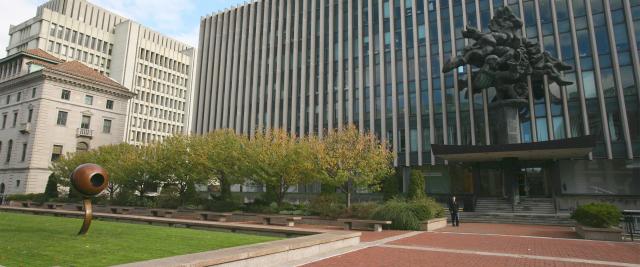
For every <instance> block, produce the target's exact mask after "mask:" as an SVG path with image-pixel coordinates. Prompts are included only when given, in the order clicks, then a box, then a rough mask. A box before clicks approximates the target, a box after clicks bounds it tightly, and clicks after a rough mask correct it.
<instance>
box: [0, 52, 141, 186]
mask: <svg viewBox="0 0 640 267" xmlns="http://www.w3.org/2000/svg"><path fill="white" fill-rule="evenodd" d="M134 96H135V94H134V93H132V92H130V91H129V90H128V89H127V88H125V87H123V86H122V85H120V84H119V83H117V82H116V81H114V80H112V79H110V78H108V77H106V76H104V75H102V74H100V73H98V72H97V71H95V70H93V69H91V68H89V67H87V66H86V65H84V64H83V63H80V62H78V61H67V62H65V61H63V60H60V59H58V58H56V57H54V56H52V55H50V54H48V53H46V52H44V51H42V50H40V49H27V50H25V51H21V52H17V53H14V54H12V55H10V56H7V57H5V58H3V59H0V99H2V101H0V195H8V194H24V193H41V192H44V188H45V185H46V183H47V179H48V177H49V175H50V173H51V172H50V171H49V169H48V168H49V165H50V163H51V161H53V160H55V159H57V158H58V157H60V156H61V155H63V154H66V153H69V152H76V151H84V150H88V149H92V148H95V147H98V146H102V145H107V144H117V143H121V142H122V137H123V135H124V131H125V116H126V111H127V103H128V101H129V100H130V99H131V98H132V97H134Z"/></svg>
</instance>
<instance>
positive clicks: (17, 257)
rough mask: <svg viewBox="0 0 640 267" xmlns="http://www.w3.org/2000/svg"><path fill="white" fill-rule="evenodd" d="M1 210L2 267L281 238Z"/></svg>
mask: <svg viewBox="0 0 640 267" xmlns="http://www.w3.org/2000/svg"><path fill="white" fill-rule="evenodd" d="M81 225H82V220H80V219H73V218H61V217H51V216H38V215H26V214H16V213H6V212H0V265H4V266H7V267H11V266H109V265H113V264H121V263H128V262H135V261H141V260H149V259H157V258H163V257H169V256H175V255H182V254H188V253H196V252H202V251H208V250H214V249H221V248H228V247H235V246H242V245H248V244H254V243H260V242H267V241H272V240H277V239H279V238H276V237H266V236H257V235H247V234H235V233H223V232H214V231H205V230H192V229H184V228H172V227H162V226H151V225H142V224H132V223H117V222H107V221H98V220H94V221H93V222H92V224H91V229H90V230H89V233H88V234H87V235H86V236H78V235H76V234H77V232H78V230H79V229H80V226H81Z"/></svg>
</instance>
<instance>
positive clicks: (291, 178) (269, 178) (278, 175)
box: [248, 129, 321, 204]
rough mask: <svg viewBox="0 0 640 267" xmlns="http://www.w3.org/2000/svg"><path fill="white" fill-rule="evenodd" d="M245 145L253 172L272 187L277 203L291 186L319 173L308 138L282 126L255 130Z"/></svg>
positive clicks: (308, 179)
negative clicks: (290, 132)
mask: <svg viewBox="0 0 640 267" xmlns="http://www.w3.org/2000/svg"><path fill="white" fill-rule="evenodd" d="M248 147H249V149H248V157H249V158H250V166H251V167H250V169H251V171H252V173H251V174H252V176H253V177H254V179H256V180H257V181H258V182H261V183H264V184H265V185H267V188H268V189H270V190H273V193H275V201H276V203H278V204H281V203H282V201H283V200H284V196H285V194H286V193H287V191H288V190H289V189H290V188H291V186H294V185H297V184H300V183H303V182H307V181H312V180H314V179H315V178H316V177H318V176H319V174H320V171H321V170H320V168H319V167H320V166H319V164H318V161H317V160H316V158H315V157H314V156H313V151H312V146H311V145H310V143H309V140H308V139H306V138H296V137H295V136H292V135H290V134H289V133H287V132H286V131H285V130H282V129H273V130H268V131H266V132H264V133H256V134H255V135H254V137H253V139H251V140H250V141H249V146H248Z"/></svg>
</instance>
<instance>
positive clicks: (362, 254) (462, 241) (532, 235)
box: [291, 223, 640, 267]
mask: <svg viewBox="0 0 640 267" xmlns="http://www.w3.org/2000/svg"><path fill="white" fill-rule="evenodd" d="M323 256H324V257H316V258H315V259H309V260H307V261H305V262H301V261H299V262H295V263H292V264H291V265H292V266H295V265H304V266H349V267H357V266H363V267H364V266H367V267H368V266H446V267H449V266H633V267H640V244H638V243H622V242H603V241H588V240H581V239H575V234H573V230H572V229H570V228H568V227H556V226H537V225H535V226H533V225H508V224H473V223H467V224H464V225H462V226H461V227H455V228H454V227H447V228H444V229H441V230H440V231H439V232H409V233H405V234H399V235H396V236H392V237H388V238H383V239H379V240H375V241H371V242H362V243H361V244H360V245H359V246H357V247H355V248H350V250H347V249H345V250H344V251H341V252H336V253H334V254H333V255H323Z"/></svg>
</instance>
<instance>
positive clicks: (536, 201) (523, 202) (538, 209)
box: [514, 198, 556, 214]
mask: <svg viewBox="0 0 640 267" xmlns="http://www.w3.org/2000/svg"><path fill="white" fill-rule="evenodd" d="M514 211H515V213H535V214H555V213H556V209H555V206H554V204H553V199H552V198H521V199H520V203H518V204H517V205H516V206H515V207H514Z"/></svg>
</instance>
